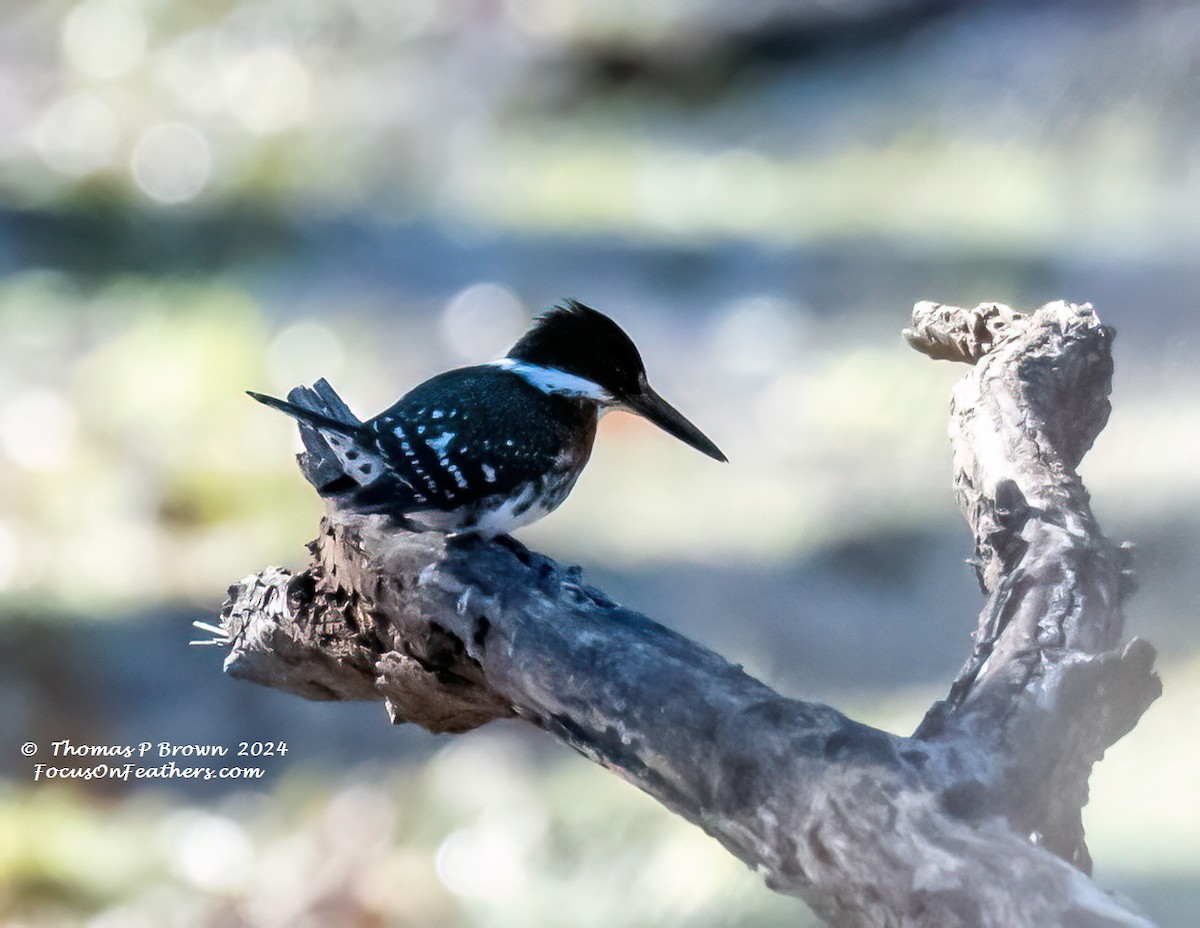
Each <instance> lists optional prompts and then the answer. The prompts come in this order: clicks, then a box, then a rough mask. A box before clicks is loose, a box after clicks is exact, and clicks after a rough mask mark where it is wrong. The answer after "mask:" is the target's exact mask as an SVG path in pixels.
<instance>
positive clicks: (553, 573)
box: [222, 303, 1160, 928]
mask: <svg viewBox="0 0 1200 928" xmlns="http://www.w3.org/2000/svg"><path fill="white" fill-rule="evenodd" d="M905 334H906V337H907V338H908V339H909V341H910V342H911V343H912V344H913V346H914V347H916V348H917V349H918V350H920V351H923V352H924V353H926V354H929V355H930V356H932V357H935V358H943V359H949V360H958V361H965V362H968V363H971V364H973V365H974V367H973V368H972V369H971V371H970V372H969V373H968V374H967V376H966V377H965V378H964V379H963V381H962V382H961V383H960V384H959V385H958V387H957V389H956V390H955V395H954V402H953V407H952V417H951V438H952V441H953V446H954V466H955V482H954V486H955V491H956V493H957V495H958V499H959V502H960V505H961V506H962V509H963V512H964V515H965V516H966V518H967V521H968V523H969V524H970V526H971V528H972V531H973V532H974V535H975V543H976V566H977V570H978V573H979V579H980V584H981V586H982V588H983V591H984V593H985V594H986V596H987V601H986V603H985V605H984V608H983V610H982V612H981V614H980V617H979V621H978V627H977V630H976V633H975V640H974V648H973V650H972V653H971V655H970V656H969V657H968V658H967V661H966V663H965V664H964V667H963V668H962V670H961V671H960V672H959V674H958V676H957V677H956V679H955V680H954V682H953V683H952V684H951V686H950V691H949V694H948V695H947V697H946V698H945V699H944V700H941V701H940V702H938V703H937V704H935V705H934V706H933V707H932V708H931V709H930V711H929V713H928V714H927V716H926V718H925V720H924V721H923V722H922V724H921V726H920V728H919V729H918V731H917V732H916V733H915V734H914V735H913V736H911V737H902V736H898V735H894V734H890V733H888V732H884V731H880V730H877V729H874V728H871V727H869V726H866V725H863V724H861V723H858V722H855V721H854V720H852V719H850V718H848V717H846V716H845V715H843V714H842V713H840V712H838V711H836V710H835V709H832V708H830V707H827V706H823V705H818V704H813V703H807V702H802V701H799V700H793V699H787V698H785V697H783V696H780V695H779V694H778V693H776V692H774V691H773V690H771V689H770V688H769V687H767V686H766V685H764V684H763V683H761V682H759V681H757V680H755V679H754V678H752V677H750V676H748V675H747V674H746V673H744V672H743V671H742V669H741V668H740V667H737V666H734V665H731V664H729V663H728V662H726V661H725V660H724V659H722V658H721V657H719V656H718V655H716V654H714V653H713V652H711V651H708V650H706V649H705V648H702V647H700V646H699V645H697V644H695V643H694V642H691V641H689V640H687V639H686V638H684V637H682V636H680V635H678V634H676V633H674V632H672V631H670V630H669V629H666V628H664V627H663V626H661V625H658V624H657V623H655V622H653V621H651V620H650V619H648V618H646V617H645V616H642V615H639V614H638V613H635V612H632V611H631V610H628V609H625V608H623V607H621V606H619V605H617V604H615V603H613V602H612V601H611V600H609V599H608V598H607V597H606V596H605V595H604V594H603V593H601V592H599V591H598V590H595V589H593V588H591V587H589V586H587V585H586V584H584V583H583V582H582V581H581V579H580V576H579V572H578V570H577V569H573V568H564V567H562V566H560V565H558V564H556V563H554V562H553V561H551V560H549V559H547V558H545V557H543V556H541V555H538V554H535V553H532V552H529V551H527V550H526V549H524V548H523V547H521V546H520V545H519V544H518V543H516V542H514V541H512V540H511V539H502V540H499V541H495V542H486V543H485V542H481V541H479V540H478V539H474V538H471V537H457V538H450V539H447V538H445V537H444V536H441V535H437V534H433V533H415V532H412V531H409V530H407V528H406V527H404V526H399V525H396V524H395V523H389V522H387V521H385V520H383V519H381V518H379V517H369V518H368V517H357V518H346V517H335V516H330V517H328V518H327V519H326V520H325V521H324V522H323V524H322V528H321V533H320V536H319V537H318V539H317V540H316V542H314V543H313V545H312V546H311V549H312V552H313V563H312V564H311V566H310V567H308V568H307V569H306V570H305V571H303V572H301V573H299V574H295V575H293V574H290V573H288V572H287V571H283V570H280V569H278V568H271V569H269V570H267V571H264V572H263V573H261V574H258V575H256V576H252V577H248V578H246V579H245V580H243V581H241V583H239V584H237V585H235V586H234V587H233V588H231V591H230V599H229V602H228V603H227V604H226V606H225V610H224V612H223V613H222V628H223V629H224V630H225V632H226V633H227V634H228V636H229V638H230V641H231V645H232V647H231V652H230V654H229V657H228V658H227V660H226V662H225V667H226V671H227V672H228V673H229V674H230V675H232V676H237V677H241V678H244V679H248V680H252V681H254V682H257V683H261V684H263V685H267V686H274V687H277V688H280V689H284V690H286V691H288V692H292V693H296V694H297V695H302V696H305V697H306V698H311V699H381V700H383V701H384V703H385V704H386V706H387V709H388V712H389V714H390V716H391V718H392V720H393V721H395V722H401V721H409V722H414V723H416V724H419V725H422V726H424V727H426V728H428V729H429V730H431V731H444V732H458V731H466V730H468V729H471V728H474V727H477V726H479V725H482V724H484V723H485V722H487V721H490V720H492V719H496V718H505V717H513V716H515V717H517V718H521V719H524V720H525V721H527V722H529V723H531V724H533V725H536V726H538V727H540V728H542V729H544V730H546V731H548V732H550V733H551V734H552V735H554V736H555V737H556V738H558V739H559V740H561V741H563V742H564V743H566V744H568V745H570V746H571V747H573V748H575V749H576V750H577V751H579V752H580V753H582V754H584V755H585V756H587V757H589V758H591V759H592V760H594V761H596V762H597V763H599V764H602V765H603V766H605V767H608V768H609V769H612V770H615V771H617V772H619V773H620V774H621V775H622V776H624V777H625V778H626V779H628V780H630V781H631V782H633V783H635V784H636V785H637V786H639V787H640V788H641V789H643V790H645V791H646V792H648V793H649V794H650V795H652V796H654V797H655V798H657V799H658V800H660V801H661V802H662V803H663V804H665V805H666V806H667V807H668V808H670V809H672V810H673V811H675V812H677V813H678V814H680V815H683V816H684V817H686V818H688V819H689V820H691V821H693V822H695V823H697V824H698V825H700V826H701V827H702V828H703V829H705V831H707V832H708V833H709V834H711V835H713V836H714V837H716V838H717V839H718V840H720V841H721V842H722V843H723V844H724V845H725V846H726V847H727V848H728V849H729V850H730V851H731V852H732V853H734V854H735V855H737V856H738V857H739V858H741V859H742V860H744V861H745V862H746V863H747V864H749V865H750V866H752V867H754V868H756V869H757V870H758V871H759V872H761V873H762V874H763V875H764V877H765V878H766V881H767V883H768V884H769V885H770V886H771V887H772V888H774V889H777V890H779V891H781V892H786V893H791V894H794V895H797V896H800V897H801V898H803V899H805V900H806V901H807V902H808V903H809V905H810V906H812V908H813V909H814V910H815V911H816V912H817V913H818V914H820V915H821V916H822V917H824V918H825V919H827V920H828V921H829V922H830V923H831V924H836V925H844V926H930V928H953V926H963V928H967V926H970V928H990V926H995V928H1012V926H1021V925H1029V926H1035V925H1036V926H1054V925H1064V926H1067V925H1070V926H1133V925H1138V926H1146V925H1149V924H1150V923H1149V921H1148V920H1146V919H1145V918H1144V917H1143V916H1141V915H1139V914H1138V913H1137V912H1136V910H1135V909H1134V908H1133V906H1132V905H1131V904H1130V903H1127V902H1125V901H1120V900H1117V899H1115V898H1114V897H1112V896H1110V895H1108V894H1105V893H1104V892H1102V891H1101V890H1100V889H1099V888H1098V887H1097V886H1096V885H1095V884H1094V883H1092V881H1091V880H1090V879H1089V878H1088V876H1087V875H1086V874H1087V873H1088V872H1089V869H1090V860H1089V858H1088V853H1087V848H1086V845H1085V843H1084V835H1083V827H1082V823H1081V817H1080V816H1081V809H1082V807H1083V805H1084V803H1085V802H1086V800H1087V781H1088V776H1089V775H1090V772H1091V768H1092V765H1093V764H1094V762H1095V761H1096V760H1097V759H1099V758H1100V757H1101V756H1102V755H1103V752H1104V750H1105V749H1106V748H1107V747H1108V746H1109V745H1111V744H1112V743H1113V742H1115V741H1116V740H1117V739H1119V738H1120V737H1122V736H1123V735H1124V734H1125V733H1127V732H1128V731H1129V730H1130V729H1131V728H1132V727H1133V726H1134V724H1136V722H1137V719H1138V718H1139V717H1140V715H1141V713H1142V712H1143V711H1144V710H1145V708H1146V707H1147V706H1148V705H1149V704H1150V702H1151V701H1152V700H1153V699H1154V698H1155V697H1156V696H1157V695H1158V692H1159V688H1160V687H1159V682H1158V678H1157V677H1156V675H1155V674H1154V672H1153V669H1152V665H1153V660H1154V651H1153V649H1152V648H1151V646H1150V645H1149V644H1147V643H1146V642H1143V641H1139V640H1137V639H1134V640H1133V641H1130V642H1128V643H1124V640H1123V628H1122V626H1123V616H1122V612H1121V607H1122V602H1123V600H1124V598H1125V597H1126V596H1127V595H1128V593H1129V591H1130V589H1131V580H1130V573H1129V568H1128V558H1127V556H1126V554H1127V553H1126V552H1125V551H1124V549H1121V548H1118V547H1116V546H1114V545H1112V544H1111V543H1110V542H1109V541H1108V540H1107V539H1105V538H1104V536H1103V535H1102V534H1101V532H1100V530H1099V528H1098V526H1097V525H1096V522H1095V519H1094V517H1093V516H1092V513H1091V510H1090V507H1089V504H1088V497H1087V493H1086V491H1085V490H1084V488H1083V485H1082V483H1081V482H1080V480H1079V477H1078V475H1077V474H1076V473H1075V468H1076V466H1077V465H1078V463H1079V461H1080V459H1081V458H1082V456H1083V454H1084V453H1085V452H1086V451H1087V450H1088V448H1090V447H1091V444H1092V442H1093V441H1094V440H1095V438H1096V436H1097V435H1098V434H1099V432H1100V430H1101V429H1102V428H1103V426H1104V423H1105V421H1106V420H1107V416H1108V410H1109V406H1108V399H1107V397H1108V392H1109V388H1110V381H1111V374H1112V361H1111V354H1110V352H1109V348H1110V343H1111V339H1112V332H1111V330H1109V329H1107V328H1106V327H1104V326H1102V325H1101V324H1100V323H1099V321H1098V320H1097V319H1096V316H1095V314H1094V313H1093V312H1092V310H1091V308H1090V307H1087V306H1082V307H1080V306H1072V305H1068V304H1063V303H1056V304H1051V305H1048V306H1045V307H1043V308H1041V309H1039V310H1038V311H1036V312H1035V313H1032V314H1030V315H1021V314H1019V313H1015V312H1013V311H1012V310H1011V309H1009V308H1008V307H1003V306H999V305H997V304H985V305H983V306H980V307H976V308H975V309H974V310H964V309H958V308H953V307H942V306H938V305H937V304H932V303H922V304H918V306H917V307H916V309H915V310H914V320H913V328H912V329H911V330H908V331H906V333H905ZM291 398H292V400H293V401H294V402H305V403H308V404H312V405H313V407H314V408H318V409H321V410H323V411H325V412H326V413H327V414H329V415H339V416H341V415H345V416H348V415H350V414H349V411H348V410H345V409H344V407H341V408H340V409H339V408H338V402H337V400H336V396H335V395H333V394H332V391H328V390H327V388H326V387H325V386H324V385H323V384H318V385H317V386H316V387H315V388H314V389H313V390H297V391H293V393H292V395H291ZM305 444H306V448H307V449H308V450H307V452H306V454H304V455H302V456H301V467H302V469H303V470H304V472H305V475H306V476H307V477H308V478H309V479H310V481H311V482H313V483H314V484H315V485H320V480H321V478H322V474H323V467H324V466H325V465H326V464H327V461H326V459H325V458H324V453H323V449H322V446H321V442H320V440H319V436H315V435H314V434H311V433H310V434H307V435H306V436H305Z"/></svg>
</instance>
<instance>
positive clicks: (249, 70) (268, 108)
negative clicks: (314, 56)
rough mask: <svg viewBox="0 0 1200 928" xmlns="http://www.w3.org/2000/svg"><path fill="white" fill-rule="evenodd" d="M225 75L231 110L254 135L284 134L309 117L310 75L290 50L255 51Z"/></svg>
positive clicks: (229, 67) (229, 66)
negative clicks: (284, 131) (285, 130)
mask: <svg viewBox="0 0 1200 928" xmlns="http://www.w3.org/2000/svg"><path fill="white" fill-rule="evenodd" d="M223 71H224V79H225V92H226V95H227V98H228V103H229V108H230V110H231V111H232V113H233V115H234V116H235V117H236V118H237V120H238V121H239V122H240V123H241V124H242V125H244V126H245V127H246V128H247V129H249V130H250V131H251V132H258V133H262V134H267V133H271V132H281V131H283V130H284V129H290V128H292V127H293V126H295V125H297V124H299V123H301V122H303V121H304V120H305V118H306V117H307V116H308V102H309V94H310V90H309V83H310V80H309V76H308V71H307V69H306V68H305V67H304V65H303V64H301V63H300V61H299V60H298V59H297V58H296V56H295V55H294V54H292V53H291V52H290V51H288V50H287V49H285V48H279V47H267V48H260V49H256V50H255V51H252V52H248V53H246V54H244V55H240V56H238V57H237V58H235V59H234V60H233V61H232V62H230V63H229V64H227V65H226V66H225V68H224V69H223Z"/></svg>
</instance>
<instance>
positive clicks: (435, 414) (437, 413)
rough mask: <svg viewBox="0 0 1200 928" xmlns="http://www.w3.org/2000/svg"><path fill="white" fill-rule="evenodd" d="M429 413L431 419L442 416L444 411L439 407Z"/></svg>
mask: <svg viewBox="0 0 1200 928" xmlns="http://www.w3.org/2000/svg"><path fill="white" fill-rule="evenodd" d="M429 415H430V418H432V419H440V418H442V416H443V415H445V413H443V412H442V411H441V410H440V409H435V410H434V411H433V412H431V413H430V414H429Z"/></svg>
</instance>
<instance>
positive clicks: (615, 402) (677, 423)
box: [507, 300, 727, 461]
mask: <svg viewBox="0 0 1200 928" xmlns="http://www.w3.org/2000/svg"><path fill="white" fill-rule="evenodd" d="M507 361H509V362H511V363H512V364H513V365H514V367H515V368H517V369H518V370H519V372H520V373H522V374H523V375H524V376H525V377H526V379H528V380H529V381H530V382H531V383H534V384H535V385H536V386H538V387H540V388H541V389H543V390H545V391H546V392H549V393H563V394H567V395H573V396H580V397H586V398H588V399H590V400H593V401H594V402H597V403H599V404H601V405H602V406H613V407H619V408H624V409H628V410H629V411H631V412H634V413H637V414H638V415H640V416H643V417H645V418H646V419H649V420H650V421H651V422H653V423H654V424H655V425H657V426H658V427H659V428H661V429H662V430H663V431H665V432H667V433H668V434H670V435H674V436H675V437H676V438H678V439H679V440H680V441H682V442H684V443H686V444H688V445H691V446H692V447H693V448H695V449H696V450H697V451H702V452H703V453H704V454H707V455H708V456H709V457H711V458H715V459H716V460H718V461H725V460H727V458H726V457H725V455H724V454H722V453H721V449H719V448H718V447H717V446H716V445H714V444H713V443H712V442H711V441H710V440H709V439H708V437H707V436H705V434H704V433H703V432H701V431H700V430H699V429H698V428H696V426H694V425H692V423H691V422H689V421H688V420H687V419H686V418H684V416H683V414H682V413H680V412H679V410H677V409H676V408H675V407H674V406H672V405H671V404H670V403H668V402H667V401H666V400H664V399H663V398H662V397H661V396H659V395H658V394H657V393H656V392H655V391H654V388H653V387H651V386H650V384H649V382H648V381H647V380H646V366H645V365H644V364H643V363H642V356H641V354H640V353H639V352H638V350H637V346H636V345H634V343H633V340H632V339H630V337H629V336H628V335H626V334H625V333H624V332H623V331H621V328H620V326H618V325H617V324H616V323H615V322H613V321H612V320H611V319H609V318H608V316H606V315H604V314H603V313H601V312H597V311H596V310H594V309H592V308H591V307H590V306H585V305H584V304H582V303H580V302H577V301H576V300H567V301H565V302H564V303H562V304H561V305H559V306H555V307H554V308H553V309H550V310H547V311H546V312H544V313H542V314H541V315H539V316H538V317H537V318H536V319H535V320H534V321H533V325H532V326H530V328H529V331H527V332H526V333H525V334H524V335H522V336H521V338H520V339H519V340H518V341H517V343H516V344H515V345H513V347H512V349H511V350H510V351H509V352H508V358H507ZM541 372H545V373H541ZM557 375H561V376H557Z"/></svg>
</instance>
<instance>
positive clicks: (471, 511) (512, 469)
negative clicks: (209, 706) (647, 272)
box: [250, 300, 726, 538]
mask: <svg viewBox="0 0 1200 928" xmlns="http://www.w3.org/2000/svg"><path fill="white" fill-rule="evenodd" d="M250 396H252V397H254V399H256V400H258V401H259V402H260V403H265V404H266V405H268V406H271V407H273V408H275V409H279V410H282V411H283V412H285V413H287V414H288V415H290V416H292V417H294V418H296V419H298V420H299V421H300V423H301V430H302V431H305V430H310V431H312V432H315V433H316V434H318V435H319V436H320V438H321V440H322V442H323V444H324V445H325V446H327V447H328V448H329V450H330V451H331V452H332V454H333V456H334V458H335V460H336V466H335V467H334V474H333V475H332V477H331V479H329V480H327V481H324V482H323V484H322V485H321V486H320V487H318V491H319V492H320V493H321V495H322V496H324V497H326V498H327V499H329V500H330V501H331V502H332V504H333V505H334V507H335V508H337V509H340V510H343V511H349V512H358V513H379V514H385V515H390V516H394V517H400V518H403V519H405V520H407V521H409V522H411V523H414V524H416V525H417V526H418V527H420V528H424V529H433V530H437V531H442V532H455V533H458V532H462V533H474V534H477V535H480V536H483V537H485V538H490V537H494V536H496V535H505V534H508V533H509V532H511V531H512V530H513V529H516V528H519V527H520V526H522V525H528V524H529V523H530V522H533V521H535V520H537V519H540V518H541V517H542V516H544V515H546V514H547V513H549V512H551V511H552V510H554V509H556V508H557V507H558V506H559V504H561V503H562V501H563V500H564V499H566V498H567V494H568V493H570V492H571V488H572V487H574V486H575V481H576V480H577V479H578V478H579V474H580V472H581V471H582V470H583V468H584V465H585V464H587V461H588V457H589V456H590V455H591V452H592V442H593V440H594V439H595V437H596V424H597V422H598V421H599V419H600V417H601V416H602V415H604V413H606V412H608V411H609V410H612V409H625V410H628V411H630V412H634V413H637V414H638V415H641V416H644V417H645V418H647V419H649V420H650V421H651V422H653V423H654V424H655V425H657V426H658V427H659V428H661V429H663V430H664V431H666V432H667V433H668V434H670V435H673V436H675V437H676V438H678V439H680V440H681V441H683V442H685V443H687V444H688V445H691V446H692V447H693V448H695V449H696V450H698V451H701V452H703V453H704V454H706V455H708V456H709V457H711V458H715V459H716V460H718V461H725V460H726V457H725V455H724V454H722V453H721V451H720V449H719V448H717V446H716V445H714V444H713V443H712V442H711V441H710V440H709V439H708V438H707V437H706V436H705V435H704V433H703V432H701V431H700V430H699V429H698V428H696V426H694V425H693V424H692V423H691V422H689V421H688V420H687V419H686V418H684V417H683V415H682V414H681V413H680V412H679V411H678V410H676V409H675V407H673V406H672V405H671V404H670V403H668V402H667V401H666V400H664V399H663V398H662V397H661V396H659V395H658V394H657V393H656V392H655V391H654V389H653V388H652V387H651V386H650V384H649V383H648V382H647V380H646V368H645V365H644V364H643V363H642V357H641V355H640V354H639V353H638V350H637V347H636V346H635V345H634V343H633V341H632V340H631V339H630V338H629V336H628V335H626V334H625V333H624V332H623V331H622V330H621V328H620V327H619V326H618V325H617V324H616V323H615V322H613V321H612V320H611V319H609V318H608V317H607V316H605V315H604V314H603V313H601V312H598V311H597V310H594V309H592V308H591V307H589V306H585V305H583V304H582V303H579V302H577V301H575V300H567V301H565V302H564V303H562V304H560V305H558V306H555V307H554V308H553V309H550V310H548V311H546V312H544V313H542V314H541V315H539V316H538V317H537V318H536V319H534V321H533V324H532V325H531V326H530V328H529V330H528V331H527V332H526V333H525V334H524V335H522V336H521V338H520V339H518V340H517V343H516V344H515V345H513V347H512V348H511V349H510V350H509V352H508V354H507V356H505V357H504V358H502V359H500V360H499V361H493V362H491V363H488V364H477V365H474V366H472V367H462V368H457V369H455V370H450V371H446V372H445V373H442V374H438V375H436V376H434V377H431V378H430V379H429V380H426V381H425V382H424V383H421V384H419V385H418V386H416V387H414V388H413V389H412V390H410V391H409V392H408V393H406V394H405V395H404V396H402V397H401V398H400V399H399V400H397V401H396V403H394V404H393V405H392V406H390V407H388V408H387V409H385V410H384V411H383V412H381V413H380V414H379V415H377V416H375V417H374V418H373V419H368V420H367V421H366V422H357V421H340V420H338V419H336V418H333V417H331V416H328V415H324V414H322V413H320V412H316V411H314V410H310V409H306V408H304V407H303V406H299V405H296V404H295V403H292V402H287V401H285V400H280V399H276V398H275V397H272V396H264V395H262V394H261V393H253V392H251V393H250ZM292 396H293V398H294V397H295V394H292Z"/></svg>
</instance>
